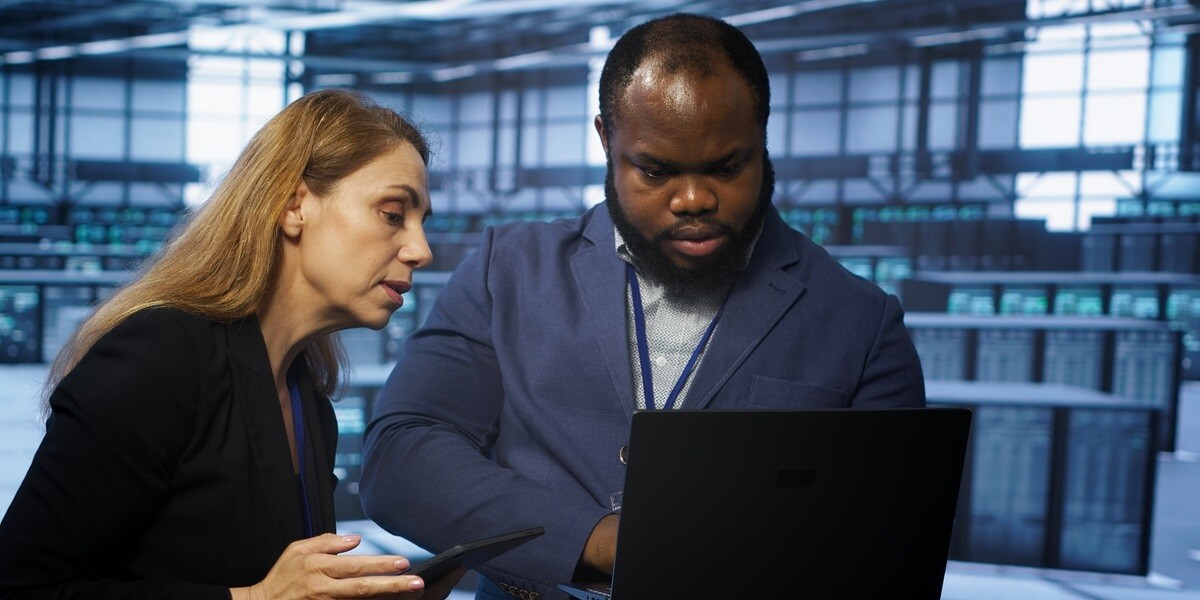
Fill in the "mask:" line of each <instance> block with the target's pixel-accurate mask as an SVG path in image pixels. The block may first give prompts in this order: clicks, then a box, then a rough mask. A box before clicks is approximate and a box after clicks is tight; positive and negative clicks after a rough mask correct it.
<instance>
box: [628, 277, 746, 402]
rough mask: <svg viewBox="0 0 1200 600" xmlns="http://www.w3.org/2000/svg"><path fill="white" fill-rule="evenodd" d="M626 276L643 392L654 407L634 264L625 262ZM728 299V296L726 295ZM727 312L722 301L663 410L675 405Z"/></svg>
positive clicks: (639, 294) (643, 323)
mask: <svg viewBox="0 0 1200 600" xmlns="http://www.w3.org/2000/svg"><path fill="white" fill-rule="evenodd" d="M625 276H626V279H628V280H629V291H630V293H631V294H632V295H633V328H634V331H635V332H636V334H637V349H638V363H639V364H640V365H641V367H642V394H643V395H644V396H645V397H646V408H648V409H653V408H654V381H653V378H652V377H651V373H650V349H649V343H648V342H647V341H646V312H645V310H644V309H643V308H642V291H641V289H640V288H639V287H638V278H637V271H634V270H633V265H631V264H628V263H626V264H625ZM726 299H728V296H727V297H726ZM724 312H725V302H724V301H722V302H721V308H718V309H717V314H715V315H713V319H712V322H711V323H709V324H708V329H706V330H704V336H703V337H701V338H700V342H699V343H698V344H696V349H695V350H692V356H691V358H689V359H688V361H687V364H686V365H684V367H683V372H682V373H680V374H679V379H678V380H677V381H676V382H675V387H673V388H671V393H670V394H669V395H668V396H667V401H666V403H665V404H663V408H662V409H663V410H671V409H672V408H674V407H675V400H676V399H677V398H678V397H679V393H680V392H681V391H683V385H684V384H685V383H687V380H688V375H689V374H690V373H691V372H692V369H694V368H696V361H698V360H699V359H700V354H701V353H702V352H704V346H706V345H708V338H710V337H712V333H713V330H714V329H716V328H717V321H720V320H721V314H722V313H724Z"/></svg>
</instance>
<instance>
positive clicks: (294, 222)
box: [279, 179, 311, 238]
mask: <svg viewBox="0 0 1200 600" xmlns="http://www.w3.org/2000/svg"><path fill="white" fill-rule="evenodd" d="M310 197H311V194H310V193H309V191H308V185H307V184H305V183H304V180H303V179H301V180H300V183H299V185H297V186H296V191H295V193H293V194H292V197H291V198H290V199H288V203H287V206H286V207H285V208H284V209H283V214H281V215H279V229H280V230H282V231H283V235H285V236H287V237H289V238H298V237H300V232H301V231H302V230H303V229H304V210H303V209H304V203H305V202H306V201H307V200H309V198H310Z"/></svg>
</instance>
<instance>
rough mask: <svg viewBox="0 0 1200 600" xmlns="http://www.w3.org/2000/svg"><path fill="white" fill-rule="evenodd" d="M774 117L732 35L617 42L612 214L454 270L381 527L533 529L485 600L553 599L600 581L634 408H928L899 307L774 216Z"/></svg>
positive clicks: (367, 468) (395, 453)
mask: <svg viewBox="0 0 1200 600" xmlns="http://www.w3.org/2000/svg"><path fill="white" fill-rule="evenodd" d="M769 106H770V89H769V83H768V78H767V73H766V69H765V68H764V66H763V63H762V59H761V57H760V56H759V55H758V52H757V51H756V50H755V49H754V47H753V45H752V44H751V43H750V42H749V41H748V40H747V39H746V38H745V36H744V35H742V34H741V32H739V31H738V30H737V29H735V28H733V27H732V26H730V25H728V24H726V23H724V22H722V21H719V20H715V19H710V18H707V17H700V16H695V15H673V16H670V17H665V18H663V19H659V20H655V21H651V22H648V23H645V24H643V25H641V26H638V27H635V28H634V29H632V30H630V31H629V32H628V33H627V34H625V35H624V36H622V38H621V39H620V40H619V41H618V42H617V43H616V45H615V46H614V47H613V50H612V52H611V53H610V54H609V57H608V60H607V62H606V64H605V66H604V71H603V73H602V75H601V79H600V115H599V116H598V117H596V122H595V125H596V131H597V133H598V134H599V135H600V140H601V141H602V142H603V145H604V149H605V151H606V153H607V155H608V176H607V179H606V191H607V201H606V202H605V203H604V206H603V207H597V208H594V209H592V210H590V211H588V212H587V213H586V214H584V215H583V216H582V217H580V218H579V219H577V220H574V221H559V222H555V223H522V224H515V225H509V226H504V227H498V228H495V229H492V230H489V231H488V232H487V233H486V234H485V236H484V238H485V240H484V242H483V243H482V245H481V247H480V248H479V251H478V252H476V253H474V254H473V255H472V256H471V257H470V258H468V259H467V260H466V261H465V262H464V263H463V264H462V265H461V266H460V268H459V269H458V270H457V271H456V272H455V274H454V276H453V277H452V278H451V280H450V282H449V283H448V284H447V285H446V287H445V288H444V289H443V291H442V293H441V295H440V296H439V297H438V299H437V303H436V305H435V307H434V309H433V311H432V312H431V314H430V315H429V317H428V320H427V321H426V323H425V324H424V326H423V328H422V329H421V330H420V331H418V332H416V333H415V334H414V335H413V336H412V337H411V338H410V340H409V342H408V345H407V347H406V349H405V353H404V356H403V358H402V359H401V360H400V362H399V364H397V365H396V369H395V371H394V372H393V373H392V376H391V378H390V379H389V381H388V383H387V385H386V387H385V388H384V389H383V391H382V393H381V396H380V399H379V402H378V405H377V407H376V411H375V414H374V417H373V419H372V422H371V424H370V427H369V429H368V431H367V434H366V440H365V448H366V450H365V464H364V468H363V475H362V479H361V494H362V498H363V502H364V507H365V509H366V511H367V514H368V515H369V516H370V517H371V518H373V519H375V520H376V521H378V522H379V523H380V524H381V525H382V526H383V527H385V528H386V529H388V530H389V531H393V532H395V533H397V534H399V535H402V536H404V537H406V538H408V539H410V540H412V541H414V542H416V543H418V544H421V545H423V546H426V547H430V548H437V549H441V548H446V547H449V546H451V545H454V544H457V543H461V542H464V541H467V540H470V539H474V538H478V537H483V536H485V535H492V534H499V533H503V532H507V531H512V530H517V529H521V528H525V527H529V526H535V525H542V526H544V527H545V529H546V534H545V535H544V536H542V537H541V538H539V539H537V540H534V541H532V542H530V543H529V544H526V545H524V546H522V547H520V548H517V549H516V550H514V551H512V552H509V553H508V554H505V555H503V556H501V557H500V558H498V559H496V560H494V561H492V562H491V563H489V564H488V565H487V566H485V567H482V568H480V569H479V571H480V573H481V578H480V584H479V591H478V596H477V597H479V598H495V599H499V598H510V597H512V596H517V597H521V598H527V597H528V598H537V597H540V598H557V597H562V596H563V595H562V594H561V593H559V592H558V591H557V590H556V585H557V584H558V583H561V582H564V581H568V580H571V579H579V578H585V579H587V578H590V579H598V578H600V577H601V576H603V574H606V573H611V571H612V566H613V560H614V549H615V541H616V522H617V517H616V515H615V514H612V513H613V511H612V509H611V507H610V496H611V495H612V494H613V493H614V492H617V491H619V490H620V489H621V486H622V483H623V481H624V470H623V469H624V467H623V465H622V461H621V457H620V453H621V448H622V446H624V445H625V444H626V443H628V441H629V425H630V419H631V415H632V413H633V411H634V410H636V409H640V408H644V407H646V406H652V407H653V408H655V409H667V410H669V409H677V408H724V409H728V408H799V407H869V406H873V407H879V406H922V405H924V401H925V400H924V386H923V382H922V376H921V369H920V363H919V361H918V358H917V354H916V351H915V350H914V348H913V345H912V342H911V340H910V339H909V337H908V333H907V331H906V330H905V328H904V325H903V323H902V312H901V308H900V305H899V302H898V301H897V299H896V298H895V297H893V296H888V295H886V294H885V293H884V292H882V291H881V290H880V289H879V288H878V287H876V286H875V285H873V284H871V283H869V282H867V281H865V280H862V279H859V278H857V277H854V276H853V275H850V274H849V273H848V272H847V271H846V270H844V269H842V268H841V266H840V265H838V264H837V262H836V261H834V260H833V259H832V258H830V257H829V255H828V254H827V253H826V252H825V251H824V250H823V249H821V248H820V247H818V246H816V245H815V244H813V243H812V242H811V241H810V240H809V239H808V238H806V237H805V236H804V235H802V234H800V233H799V232H796V231H794V230H792V229H790V228H788V227H787V225H785V224H784V223H783V221H782V220H781V219H780V217H779V213H778V212H777V211H776V209H775V208H774V206H773V205H772V204H771V196H772V190H773V187H774V173H773V171H772V168H771V163H770V160H769V158H768V156H767V148H766V124H767V115H768V113H769ZM713 484H714V485H720V482H719V481H715V482H713ZM697 527H703V523H697ZM697 566H698V567H702V566H703V565H697ZM535 594H536V596H535Z"/></svg>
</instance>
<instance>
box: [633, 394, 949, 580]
mask: <svg viewBox="0 0 1200 600" xmlns="http://www.w3.org/2000/svg"><path fill="white" fill-rule="evenodd" d="M970 419H971V413H970V411H969V410H967V409H965V408H949V407H939V408H919V409H911V408H910V409H853V410H844V409H842V410H836V409H835V410H783V411H780V410H732V411H731V410H673V411H641V412H637V413H635V414H634V416H633V425H632V431H631V434H630V443H629V459H628V465H627V467H626V469H627V471H626V475H625V489H624V498H623V506H622V509H621V521H620V525H619V528H618V535H617V556H616V565H615V570H614V575H613V581H612V590H611V592H612V597H613V598H614V599H615V600H639V599H642V598H646V599H649V598H728V597H740V598H749V597H762V598H776V597H781V598H782V597H798V596H797V595H803V596H805V597H844V598H867V597H905V598H930V599H937V598H939V597H940V596H941V589H942V581H943V578H944V575H945V568H946V561H947V554H948V551H949V545H950V533H951V529H952V527H953V520H954V512H955V505H956V503H957V498H958V489H959V483H960V480H961V477H962V469H963V459H964V456H965V454H966V446H967V437H968V433H969V430H970Z"/></svg>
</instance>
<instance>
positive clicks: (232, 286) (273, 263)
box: [0, 90, 461, 599]
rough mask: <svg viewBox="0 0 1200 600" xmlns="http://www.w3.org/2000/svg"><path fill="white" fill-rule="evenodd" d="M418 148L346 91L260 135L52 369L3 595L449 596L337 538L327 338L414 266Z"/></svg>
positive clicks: (419, 195) (414, 139)
mask: <svg viewBox="0 0 1200 600" xmlns="http://www.w3.org/2000/svg"><path fill="white" fill-rule="evenodd" d="M428 158H429V150H428V145H427V143H426V141H425V139H424V138H423V137H422V135H421V133H420V132H419V131H418V130H417V129H416V128H414V127H413V126H412V125H411V124H410V123H409V122H407V121H406V120H405V119H404V118H402V117H401V116H399V115H397V114H396V113H395V112H393V111H391V110H389V109H386V108H383V107H380V106H377V105H375V104H373V103H372V102H370V101H369V100H368V99H367V98H366V97H365V96H362V95H360V94H358V93H355V92H350V91H344V90H323V91H317V92H313V93H311V94H308V95H306V96H304V97H303V98H300V99H299V100H297V101H295V102H294V103H292V104H291V105H289V106H288V107H287V108H285V109H284V110H283V111H282V112H280V113H279V114H278V115H277V116H276V117H274V118H273V119H271V120H270V122H268V123H267V124H266V125H265V126H264V127H263V128H262V130H260V131H259V132H258V133H257V134H256V135H255V136H254V138H253V139H252V140H251V141H250V143H249V144H248V145H247V147H246V148H245V150H244V151H243V152H242V154H241V156H240V157H239V158H238V160H237V162H236V163H235V164H234V166H233V168H232V169H231V170H230V172H229V174H228V175H227V176H226V177H225V179H224V181H223V182H222V183H221V184H220V186H219V187H218V188H217V189H216V191H215V193H214V194H213V196H212V198H211V199H210V200H209V201H208V203H206V204H205V206H204V207H203V208H202V209H201V210H200V211H199V212H198V213H197V214H196V215H195V216H194V218H193V219H192V220H191V221H190V222H189V223H188V224H187V225H186V226H185V227H184V228H183V230H182V231H181V232H180V233H179V235H178V236H177V238H176V239H174V240H173V241H171V242H170V243H169V244H168V245H167V246H166V247H165V249H164V251H163V252H162V254H161V256H159V257H158V258H157V259H155V260H154V261H153V262H152V263H151V264H149V265H148V266H146V267H145V268H144V269H143V271H142V272H141V274H140V276H139V277H138V278H136V280H134V281H133V282H132V283H130V284H128V285H127V286H125V287H124V288H123V289H122V290H121V291H119V292H118V293H117V294H116V295H114V296H113V297H112V298H111V299H110V300H108V301H107V302H106V303H104V304H103V305H101V306H100V307H99V308H97V310H96V311H95V312H94V313H93V314H92V315H91V316H90V317H89V318H88V319H87V320H86V321H85V322H84V323H83V324H82V325H81V326H80V328H79V329H78V331H77V332H76V334H75V336H74V337H73V338H72V339H71V340H70V342H69V343H68V344H66V345H65V346H64V348H63V349H62V351H61V352H60V353H59V355H58V357H57V358H56V359H55V361H54V363H53V364H52V365H51V368H50V373H49V376H48V380H47V387H46V389H47V390H50V393H49V398H48V406H46V407H45V408H46V409H47V410H48V411H49V417H48V419H47V421H46V434H45V437H44V438H43V440H42V443H41V446H40V447H39V448H38V451H37V453H36V455H35V456H34V459H33V463H32V465H31V466H30V468H29V472H28V473H27V474H26V477H25V480H24V482H23V483H22V485H21V487H20V489H19V490H18V491H17V494H16V496H15V498H14V499H13V502H12V504H11V505H10V507H9V509H8V512H7V514H6V515H5V517H4V520H3V521H2V522H0V597H39V598H41V597H59V596H63V597H87V598H95V597H113V598H138V597H171V598H230V597H231V596H232V597H233V598H234V599H240V598H301V597H317V598H343V597H347V598H348V597H364V596H371V595H376V594H389V595H395V594H399V595H400V597H401V598H416V597H419V596H421V595H422V594H425V596H424V597H426V598H430V597H444V596H445V595H446V594H447V593H448V592H449V588H450V587H452V586H453V585H454V583H455V582H456V581H457V579H458V577H452V576H448V577H447V578H445V580H443V581H439V582H437V585H433V586H431V587H430V589H429V590H424V589H423V588H424V582H423V581H421V579H420V578H419V577H415V576H405V575H400V573H401V572H403V571H404V570H405V569H407V568H408V561H407V560H405V559H404V558H403V557H399V556H357V555H351V556H339V553H342V552H345V551H347V550H350V549H352V548H354V547H355V546H357V545H358V542H359V539H358V537H357V536H353V535H335V534H333V533H332V532H333V531H334V526H335V522H334V517H333V515H334V512H333V506H332V502H333V486H334V484H335V483H336V481H335V479H334V477H333V475H332V466H333V455H334V450H335V447H336V441H337V426H336V422H335V419H334V416H333V410H332V408H331V406H330V403H329V400H328V398H329V396H330V395H331V394H332V393H333V392H334V390H335V387H336V386H337V382H338V367H339V361H341V360H342V359H341V357H342V354H341V350H340V347H339V346H338V343H337V340H336V337H334V336H333V335H332V334H333V333H334V332H336V331H338V330H341V329H346V328H350V327H359V326H366V327H371V328H373V329H380V328H382V327H383V326H384V325H385V324H386V323H387V322H388V319H389V317H390V316H391V314H392V312H393V311H395V310H396V309H397V308H398V307H399V306H400V305H401V303H402V302H403V300H402V298H401V296H402V294H404V292H406V291H407V290H408V289H409V287H410V286H411V284H412V274H413V271H414V270H415V269H419V268H422V267H425V266H427V265H428V264H429V262H430V260H431V256H430V250H429V245H428V243H427V242H426V239H425V233H424V230H423V222H424V219H425V218H426V217H427V216H428V215H429V213H430V205H429V192H428V180H427V175H426V170H425V169H426V165H427V163H428ZM413 484H414V485H420V482H413ZM458 576H461V571H460V572H459V573H458ZM431 583H433V582H431Z"/></svg>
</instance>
